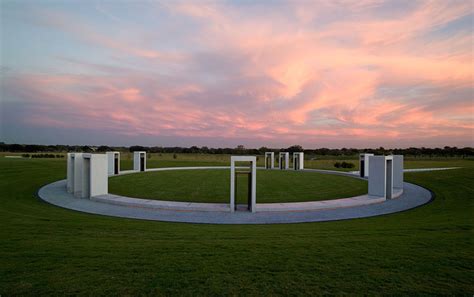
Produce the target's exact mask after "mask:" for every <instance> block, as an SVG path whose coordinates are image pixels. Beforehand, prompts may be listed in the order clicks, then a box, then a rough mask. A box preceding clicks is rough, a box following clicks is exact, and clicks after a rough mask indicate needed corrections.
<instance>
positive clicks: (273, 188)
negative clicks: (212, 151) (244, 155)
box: [109, 169, 367, 203]
mask: <svg viewBox="0 0 474 297" xmlns="http://www.w3.org/2000/svg"><path fill="white" fill-rule="evenodd" d="M237 178H238V180H237V185H238V189H237V191H238V192H237V202H239V203H246V199H247V192H246V191H247V189H248V186H247V181H248V177H247V176H238V177H237ZM229 191H230V170H228V169H227V170H223V169H215V170H177V171H162V172H160V171H158V172H146V173H137V174H130V175H122V176H117V177H112V178H110V179H109V192H110V193H113V194H118V195H123V196H129V197H137V198H147V199H159V200H172V201H192V202H214V203H229ZM366 193H367V182H366V181H363V180H359V179H355V178H350V177H345V176H336V175H327V174H321V173H316V172H301V171H300V172H298V171H279V170H257V203H272V202H300V201H316V200H326V199H336V198H345V197H352V196H357V195H362V194H366Z"/></svg>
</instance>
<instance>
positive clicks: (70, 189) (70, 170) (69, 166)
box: [66, 153, 74, 193]
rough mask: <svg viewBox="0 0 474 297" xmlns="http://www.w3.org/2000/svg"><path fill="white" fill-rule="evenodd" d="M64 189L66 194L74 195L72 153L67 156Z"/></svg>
mask: <svg viewBox="0 0 474 297" xmlns="http://www.w3.org/2000/svg"><path fill="white" fill-rule="evenodd" d="M66 178H67V179H66V180H67V182H66V188H67V191H68V193H74V153H68V154H67V173H66Z"/></svg>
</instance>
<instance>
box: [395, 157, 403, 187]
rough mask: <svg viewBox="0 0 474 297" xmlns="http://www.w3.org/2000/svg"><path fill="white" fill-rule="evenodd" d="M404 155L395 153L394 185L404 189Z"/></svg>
mask: <svg viewBox="0 0 474 297" xmlns="http://www.w3.org/2000/svg"><path fill="white" fill-rule="evenodd" d="M403 160H404V158H403V155H393V187H394V188H395V189H397V190H403V167H404V166H403Z"/></svg>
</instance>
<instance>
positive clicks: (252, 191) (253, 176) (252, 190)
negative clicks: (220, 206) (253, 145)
mask: <svg viewBox="0 0 474 297" xmlns="http://www.w3.org/2000/svg"><path fill="white" fill-rule="evenodd" d="M236 162H250V168H248V169H249V171H239V172H236V166H235V163H236ZM238 168H239V169H242V167H238ZM236 173H237V174H246V175H248V179H249V180H248V193H249V197H248V204H247V205H248V210H249V211H250V212H255V211H256V205H257V157H255V156H231V157H230V212H234V211H235V207H236V205H237V204H236V203H235V199H236V193H237V185H236V177H237V175H236Z"/></svg>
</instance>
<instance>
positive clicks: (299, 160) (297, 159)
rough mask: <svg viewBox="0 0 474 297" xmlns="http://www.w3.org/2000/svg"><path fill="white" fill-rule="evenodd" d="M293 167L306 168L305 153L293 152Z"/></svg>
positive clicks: (297, 168)
mask: <svg viewBox="0 0 474 297" xmlns="http://www.w3.org/2000/svg"><path fill="white" fill-rule="evenodd" d="M293 169H294V170H301V169H304V153H303V152H299V153H293Z"/></svg>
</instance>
